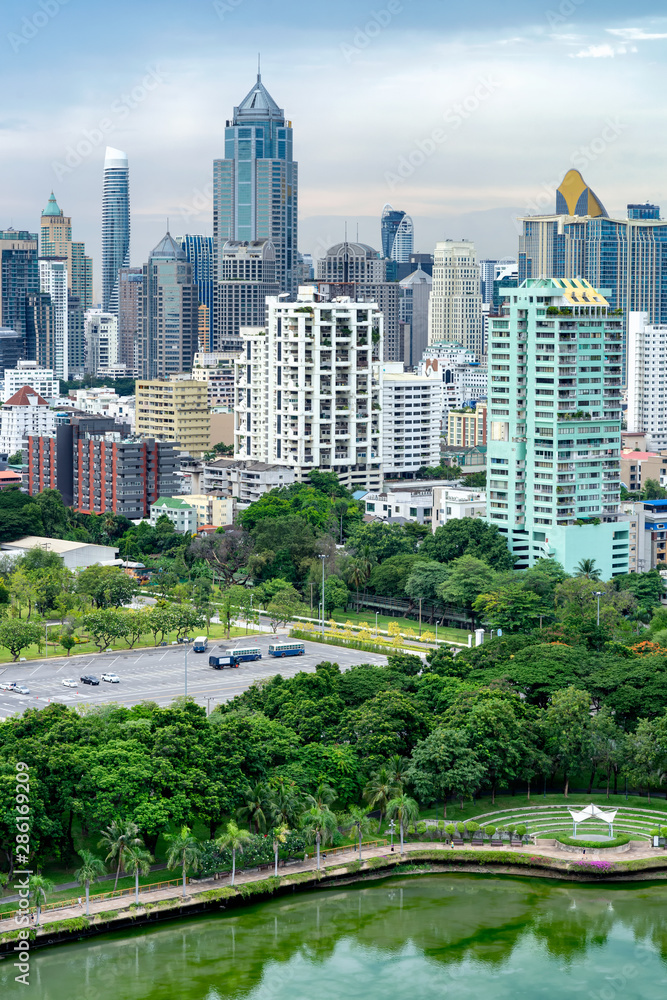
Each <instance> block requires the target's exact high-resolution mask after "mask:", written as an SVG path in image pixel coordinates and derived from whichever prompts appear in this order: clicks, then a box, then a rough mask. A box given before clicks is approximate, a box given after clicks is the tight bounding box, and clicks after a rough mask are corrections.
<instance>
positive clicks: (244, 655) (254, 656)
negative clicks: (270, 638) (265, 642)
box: [220, 646, 262, 662]
mask: <svg viewBox="0 0 667 1000" xmlns="http://www.w3.org/2000/svg"><path fill="white" fill-rule="evenodd" d="M220 648H221V649H222V647H220ZM224 652H225V653H229V655H230V656H233V657H234V659H235V660H238V661H239V662H240V661H241V660H261V659H262V651H261V649H260V648H259V646H243V647H241V646H239V648H238V649H225V650H224Z"/></svg>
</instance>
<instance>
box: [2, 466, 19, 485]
mask: <svg viewBox="0 0 667 1000" xmlns="http://www.w3.org/2000/svg"><path fill="white" fill-rule="evenodd" d="M3 479H6V480H8V481H10V482H15V483H20V482H21V473H20V472H14V471H13V470H12V469H3V470H2V472H0V482H1V481H2V480H3Z"/></svg>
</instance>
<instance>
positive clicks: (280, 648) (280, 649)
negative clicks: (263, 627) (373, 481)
mask: <svg viewBox="0 0 667 1000" xmlns="http://www.w3.org/2000/svg"><path fill="white" fill-rule="evenodd" d="M305 652H306V647H305V646H304V644H303V643H302V642H276V643H274V644H272V645H270V646H269V656H303V654H304V653H305Z"/></svg>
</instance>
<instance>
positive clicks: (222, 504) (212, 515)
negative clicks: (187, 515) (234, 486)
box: [173, 493, 236, 531]
mask: <svg viewBox="0 0 667 1000" xmlns="http://www.w3.org/2000/svg"><path fill="white" fill-rule="evenodd" d="M173 499H174V500H182V501H183V503H186V504H188V506H189V507H192V509H193V510H194V511H195V513H196V515H197V531H198V530H199V529H200V528H203V527H205V526H207V525H211V526H212V527H214V528H221V527H222V526H223V525H225V524H233V523H234V516H235V514H236V500H235V498H234V497H231V496H218V495H217V494H215V493H183V494H181V495H180V496H175V497H174V498H173Z"/></svg>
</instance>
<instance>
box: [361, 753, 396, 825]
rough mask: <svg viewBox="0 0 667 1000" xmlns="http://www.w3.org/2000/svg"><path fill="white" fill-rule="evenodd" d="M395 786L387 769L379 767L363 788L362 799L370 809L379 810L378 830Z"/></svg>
mask: <svg viewBox="0 0 667 1000" xmlns="http://www.w3.org/2000/svg"><path fill="white" fill-rule="evenodd" d="M395 790H396V786H395V785H394V784H393V783H392V781H391V776H390V774H389V768H387V767H384V766H383V767H381V768H380V769H379V770H378V771H374V772H373V774H371V776H370V778H369V779H368V781H367V782H366V787H365V788H364V798H365V800H366V802H368V804H369V806H370V807H371V809H375V808H376V807H377V808H378V809H379V810H380V829H382V819H383V817H384V813H385V811H386V809H387V803H388V802H389V800H390V799H392V798H393V797H394V792H395Z"/></svg>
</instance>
